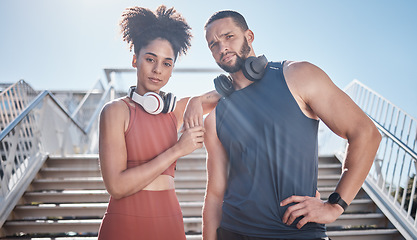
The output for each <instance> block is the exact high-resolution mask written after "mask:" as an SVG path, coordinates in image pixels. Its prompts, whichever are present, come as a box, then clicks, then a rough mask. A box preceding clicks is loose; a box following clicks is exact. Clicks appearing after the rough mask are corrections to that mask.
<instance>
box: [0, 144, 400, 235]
mask: <svg viewBox="0 0 417 240" xmlns="http://www.w3.org/2000/svg"><path fill="white" fill-rule="evenodd" d="M205 156H206V155H205V150H204V149H199V150H196V151H195V152H194V153H192V154H190V155H188V156H185V157H183V158H181V159H179V161H178V163H177V170H176V178H175V182H176V193H177V196H178V199H179V201H180V205H181V208H182V211H183V215H184V229H185V232H186V234H187V239H188V240H194V239H195V240H197V239H201V222H202V219H201V212H202V211H201V208H202V205H203V198H204V189H205V186H206V173H205ZM340 170H341V164H340V162H339V161H338V160H337V159H336V158H335V157H321V158H320V160H319V181H318V186H319V191H320V193H321V197H322V198H323V199H327V197H328V196H329V195H330V193H331V192H333V190H334V188H335V185H336V184H337V182H338V179H339V176H340ZM108 199H109V195H108V193H107V192H106V190H105V188H104V184H103V182H102V179H101V174H100V171H99V167H98V155H74V156H71V157H50V158H49V159H48V160H46V162H45V164H44V166H43V167H42V169H41V170H40V172H39V173H38V176H37V177H36V179H35V180H34V181H33V182H32V184H31V185H30V187H29V188H28V189H27V190H26V192H25V194H24V196H23V197H22V198H21V200H20V202H19V204H18V205H16V207H15V209H14V210H13V212H12V213H11V214H10V216H9V218H8V220H7V221H6V223H5V224H4V225H3V227H2V228H1V229H0V233H1V236H4V237H3V239H19V238H25V239H28V238H36V239H61V238H62V239H96V237H97V231H98V229H99V226H100V222H101V218H102V217H103V214H104V212H105V210H106V207H107V202H108ZM327 229H328V235H329V237H330V238H331V239H333V240H345V239H355V240H362V239H363V240H365V239H366V240H374V239H375V240H377V239H378V240H385V239H386V240H388V239H403V238H402V236H401V235H400V234H399V232H398V231H397V230H396V229H395V228H394V227H393V226H392V224H391V223H390V222H389V221H388V219H387V218H386V217H385V216H384V214H382V213H381V212H380V211H379V209H378V208H377V207H376V205H375V204H374V203H373V201H372V200H370V198H369V197H368V196H367V194H366V193H365V192H364V191H363V190H361V191H360V193H359V194H358V196H357V197H356V199H355V200H354V201H353V202H352V204H351V205H350V206H349V207H348V209H347V210H346V212H345V213H344V214H343V215H341V216H340V217H339V219H338V220H336V222H334V223H332V224H328V225H327Z"/></svg>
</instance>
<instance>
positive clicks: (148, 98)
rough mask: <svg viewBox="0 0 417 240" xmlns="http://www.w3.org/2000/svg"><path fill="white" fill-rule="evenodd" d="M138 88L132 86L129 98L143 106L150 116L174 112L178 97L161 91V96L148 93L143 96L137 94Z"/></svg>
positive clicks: (128, 94)
mask: <svg viewBox="0 0 417 240" xmlns="http://www.w3.org/2000/svg"><path fill="white" fill-rule="evenodd" d="M135 90H136V86H131V87H130V88H129V91H128V93H127V96H128V97H130V98H131V99H132V101H134V102H135V103H137V104H139V105H141V106H142V107H143V109H145V111H146V112H148V113H150V114H159V113H161V112H162V113H169V112H172V111H174V109H175V104H176V102H177V97H176V96H175V95H174V94H172V93H165V92H162V91H159V94H157V93H154V92H147V93H145V95H143V96H141V95H139V94H137V93H136V92H135Z"/></svg>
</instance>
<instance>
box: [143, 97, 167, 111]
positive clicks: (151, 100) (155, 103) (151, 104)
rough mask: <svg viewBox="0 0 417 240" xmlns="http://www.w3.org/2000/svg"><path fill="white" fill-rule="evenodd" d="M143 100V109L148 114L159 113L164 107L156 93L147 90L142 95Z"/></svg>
mask: <svg viewBox="0 0 417 240" xmlns="http://www.w3.org/2000/svg"><path fill="white" fill-rule="evenodd" d="M143 97H144V100H143V103H142V104H141V105H142V107H143V109H145V111H146V112H148V113H150V114H159V113H161V112H162V109H164V101H163V99H162V98H161V96H159V95H158V94H157V93H154V92H147V93H145V95H143Z"/></svg>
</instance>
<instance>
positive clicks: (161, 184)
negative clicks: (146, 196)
mask: <svg viewBox="0 0 417 240" xmlns="http://www.w3.org/2000/svg"><path fill="white" fill-rule="evenodd" d="M169 189H175V183H174V178H173V177H171V176H170V175H159V176H158V177H157V178H155V180H153V181H152V182H151V183H150V184H149V185H148V186H146V187H145V188H143V190H148V191H162V190H169Z"/></svg>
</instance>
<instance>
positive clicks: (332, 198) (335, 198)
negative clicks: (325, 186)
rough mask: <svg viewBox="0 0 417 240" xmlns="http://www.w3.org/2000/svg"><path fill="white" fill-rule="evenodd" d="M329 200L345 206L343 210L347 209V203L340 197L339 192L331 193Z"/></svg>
mask: <svg viewBox="0 0 417 240" xmlns="http://www.w3.org/2000/svg"><path fill="white" fill-rule="evenodd" d="M327 202H328V203H330V204H339V205H340V206H341V207H342V208H343V211H345V210H346V208H347V207H348V205H347V203H346V202H345V201H344V200H343V199H342V198H341V197H340V195H339V193H337V192H334V193H332V194H330V196H329V199H328V200H327Z"/></svg>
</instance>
